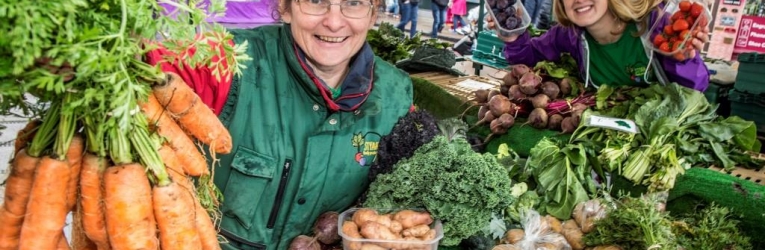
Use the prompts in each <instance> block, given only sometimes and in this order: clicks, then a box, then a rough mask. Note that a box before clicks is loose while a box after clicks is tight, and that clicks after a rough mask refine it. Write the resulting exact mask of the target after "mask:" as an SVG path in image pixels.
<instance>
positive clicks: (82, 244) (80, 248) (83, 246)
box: [71, 202, 98, 250]
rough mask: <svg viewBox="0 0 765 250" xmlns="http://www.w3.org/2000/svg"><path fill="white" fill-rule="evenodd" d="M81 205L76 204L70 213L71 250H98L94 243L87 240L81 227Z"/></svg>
mask: <svg viewBox="0 0 765 250" xmlns="http://www.w3.org/2000/svg"><path fill="white" fill-rule="evenodd" d="M82 216H83V214H82V205H81V203H79V202H77V204H76V205H75V208H74V210H73V211H72V233H71V235H72V244H71V245H72V249H75V250H98V246H97V245H96V243H95V242H93V241H92V240H90V239H89V238H88V235H87V234H85V229H84V228H83V226H82V223H83V222H82Z"/></svg>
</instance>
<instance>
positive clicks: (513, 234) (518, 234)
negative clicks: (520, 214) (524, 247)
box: [505, 228, 526, 244]
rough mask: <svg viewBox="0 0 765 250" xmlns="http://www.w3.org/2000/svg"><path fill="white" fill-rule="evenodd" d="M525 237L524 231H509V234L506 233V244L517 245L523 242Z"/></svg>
mask: <svg viewBox="0 0 765 250" xmlns="http://www.w3.org/2000/svg"><path fill="white" fill-rule="evenodd" d="M523 237H526V233H525V232H524V231H523V229H518V228H516V229H510V230H508V231H507V233H505V242H507V243H509V244H515V243H518V242H519V241H521V240H523Z"/></svg>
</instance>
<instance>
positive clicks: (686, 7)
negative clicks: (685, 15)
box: [679, 1, 691, 12]
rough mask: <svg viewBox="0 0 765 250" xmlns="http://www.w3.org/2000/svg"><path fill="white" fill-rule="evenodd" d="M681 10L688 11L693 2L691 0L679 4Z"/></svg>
mask: <svg viewBox="0 0 765 250" xmlns="http://www.w3.org/2000/svg"><path fill="white" fill-rule="evenodd" d="M679 7H680V11H683V12H688V11H690V10H691V2H690V1H682V2H680V4H679Z"/></svg>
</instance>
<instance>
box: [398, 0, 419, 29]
mask: <svg viewBox="0 0 765 250" xmlns="http://www.w3.org/2000/svg"><path fill="white" fill-rule="evenodd" d="M418 5H420V0H401V1H399V7H400V10H401V22H400V23H398V25H396V28H398V29H399V30H401V31H404V27H405V26H406V24H407V23H409V22H412V26H411V28H410V29H409V37H410V38H412V37H414V35H415V34H417V11H418V8H417V6H418Z"/></svg>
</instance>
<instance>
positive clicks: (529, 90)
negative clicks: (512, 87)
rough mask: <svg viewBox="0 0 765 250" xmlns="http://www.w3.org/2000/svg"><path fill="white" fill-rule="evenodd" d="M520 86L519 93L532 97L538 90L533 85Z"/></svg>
mask: <svg viewBox="0 0 765 250" xmlns="http://www.w3.org/2000/svg"><path fill="white" fill-rule="evenodd" d="M520 86H521V88H520V90H521V92H522V93H523V94H525V95H534V94H536V93H537V91H538V90H539V89H537V87H535V86H533V85H520Z"/></svg>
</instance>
